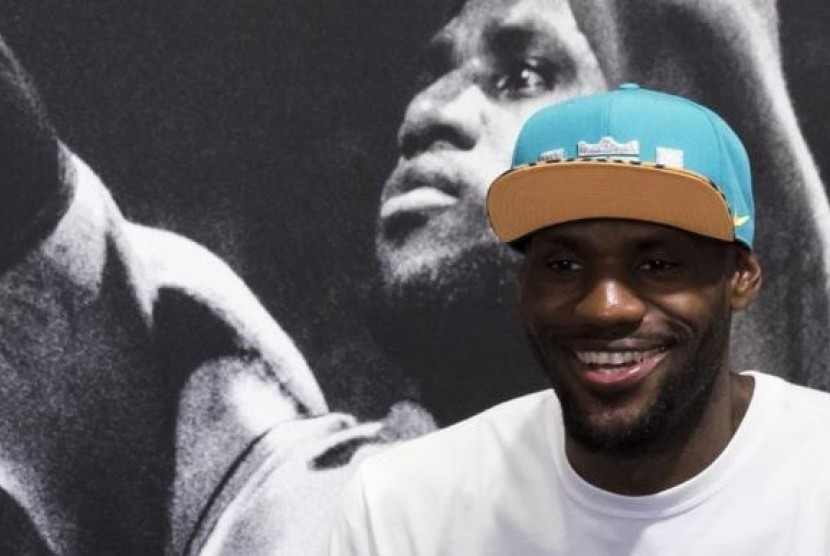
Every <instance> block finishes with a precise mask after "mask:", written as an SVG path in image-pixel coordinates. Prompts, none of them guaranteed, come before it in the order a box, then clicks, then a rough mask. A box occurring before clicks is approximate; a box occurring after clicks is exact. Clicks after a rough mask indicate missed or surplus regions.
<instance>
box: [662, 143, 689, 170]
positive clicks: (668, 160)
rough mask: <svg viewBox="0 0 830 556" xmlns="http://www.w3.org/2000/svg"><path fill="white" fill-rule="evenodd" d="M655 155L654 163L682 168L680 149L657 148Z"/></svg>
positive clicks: (681, 152)
mask: <svg viewBox="0 0 830 556" xmlns="http://www.w3.org/2000/svg"><path fill="white" fill-rule="evenodd" d="M655 154H656V156H655V162H657V164H664V165H666V166H676V167H677V168H683V151H682V150H681V149H670V148H668V147H657V152H656V153H655Z"/></svg>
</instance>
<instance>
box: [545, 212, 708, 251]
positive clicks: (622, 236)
mask: <svg viewBox="0 0 830 556" xmlns="http://www.w3.org/2000/svg"><path fill="white" fill-rule="evenodd" d="M530 237H531V238H532V239H533V242H534V243H536V242H538V243H563V244H579V243H591V242H598V243H601V244H608V243H609V242H610V243H614V242H620V243H624V242H628V243H635V244H638V245H640V246H652V245H661V244H677V243H682V244H695V243H697V242H702V241H714V240H707V239H705V238H703V237H702V236H698V235H696V234H693V233H690V232H687V231H685V230H680V229H678V228H673V227H671V226H665V225H662V224H656V223H652V222H643V221H640V220H628V219H620V218H597V219H588V220H577V221H573V222H565V223H562V224H557V225H554V226H549V227H547V228H543V229H541V230H538V231H537V232H534V233H533V234H531V236H530Z"/></svg>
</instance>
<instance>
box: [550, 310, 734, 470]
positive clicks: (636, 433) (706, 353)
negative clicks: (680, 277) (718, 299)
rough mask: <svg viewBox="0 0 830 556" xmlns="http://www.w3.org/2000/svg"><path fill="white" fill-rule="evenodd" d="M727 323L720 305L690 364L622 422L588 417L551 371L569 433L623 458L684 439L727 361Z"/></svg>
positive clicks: (615, 402) (613, 404) (616, 402)
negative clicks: (630, 418) (629, 419)
mask: <svg viewBox="0 0 830 556" xmlns="http://www.w3.org/2000/svg"><path fill="white" fill-rule="evenodd" d="M730 323H731V317H730V313H729V311H728V309H727V308H726V307H723V308H722V309H721V310H720V311H719V312H718V314H716V316H715V318H714V319H713V322H712V326H711V327H710V328H709V329H708V330H707V331H706V332H704V333H703V334H702V336H701V337H700V341H699V342H698V344H697V345H696V346H695V347H694V348H692V349H690V351H689V353H691V354H692V356H691V358H690V360H689V362H688V363H687V364H686V365H685V366H684V367H683V369H681V370H679V372H671V373H667V374H666V375H665V376H664V377H663V380H662V381H661V384H660V385H659V388H658V394H657V397H656V399H655V400H654V401H653V402H652V403H651V404H650V405H649V406H648V407H646V408H645V409H644V410H643V411H642V412H641V413H640V415H638V416H637V417H636V418H635V419H633V420H632V421H631V422H628V423H625V424H622V425H621V424H619V423H609V422H601V421H599V422H598V420H597V419H595V418H594V419H592V416H591V415H587V414H586V413H585V412H583V411H582V410H581V408H580V407H579V406H578V404H577V403H575V400H574V397H573V396H572V395H571V393H570V391H569V389H568V388H567V387H566V386H565V385H563V384H560V383H558V381H557V380H555V379H554V378H553V377H554V376H556V373H550V374H551V382H552V383H553V389H554V391H555V392H556V395H557V397H558V398H559V402H560V405H561V407H562V417H563V421H564V426H565V431H566V433H567V434H568V436H569V437H570V438H572V439H573V440H575V441H576V442H578V443H579V444H580V445H582V446H583V447H584V448H586V449H588V450H590V451H593V452H595V453H602V454H606V455H616V456H622V457H626V456H631V455H641V454H644V453H650V452H651V453H653V452H658V451H661V450H663V449H665V448H667V447H671V446H675V445H678V444H681V443H682V442H684V441H685V440H686V439H687V438H688V436H689V435H690V434H691V433H692V432H693V431H694V430H695V428H696V427H697V425H698V424H699V423H700V420H701V418H702V416H703V414H704V411H705V410H706V407H707V405H708V404H709V402H710V398H711V394H712V391H713V389H714V387H715V384H716V383H717V381H718V379H719V376H720V373H721V369H722V368H723V363H724V361H726V360H727V357H728V350H729V329H730ZM604 402H605V403H606V406H607V407H608V408H609V410H611V412H613V410H615V409H619V408H621V407H622V406H623V405H624V403H625V398H624V397H623V396H620V397H618V398H616V399H615V398H607V399H605V400H604Z"/></svg>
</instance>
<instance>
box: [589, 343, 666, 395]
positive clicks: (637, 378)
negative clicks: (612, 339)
mask: <svg viewBox="0 0 830 556" xmlns="http://www.w3.org/2000/svg"><path fill="white" fill-rule="evenodd" d="M668 349H669V347H668V346H667V345H661V346H655V347H650V348H648V349H618V350H578V351H574V356H575V358H576V360H577V361H578V362H579V363H580V364H581V365H580V373H579V374H580V376H581V377H582V379H583V380H584V381H585V382H586V383H587V385H588V386H589V387H591V388H592V389H596V390H601V391H604V392H618V391H622V390H625V389H629V388H632V387H634V386H636V385H637V384H639V383H640V382H642V381H644V380H645V379H646V377H648V376H649V375H650V374H651V372H652V371H653V370H654V369H655V368H656V367H657V366H658V365H659V364H660V363H661V362H662V361H663V359H664V358H665V356H666V353H667V351H668Z"/></svg>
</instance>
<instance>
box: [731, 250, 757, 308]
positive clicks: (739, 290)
mask: <svg viewBox="0 0 830 556" xmlns="http://www.w3.org/2000/svg"><path fill="white" fill-rule="evenodd" d="M761 282H762V279H761V265H760V263H759V262H758V258H757V257H756V256H755V255H754V254H753V253H752V252H751V251H749V250H748V249H746V248H744V247H738V248H737V249H736V250H735V270H734V273H733V274H732V280H731V282H730V288H731V294H732V295H731V297H730V306H731V307H732V311H742V310H744V309H746V308H747V307H748V306H749V305H750V303H752V302H753V301H754V300H755V298H756V297H758V291H759V290H760V289H761Z"/></svg>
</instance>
